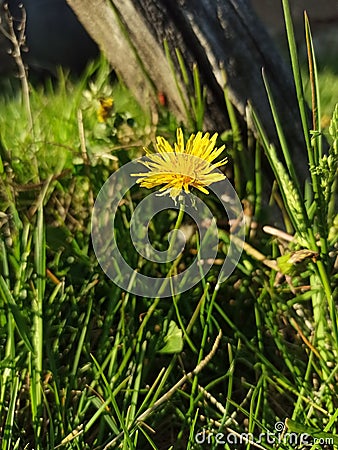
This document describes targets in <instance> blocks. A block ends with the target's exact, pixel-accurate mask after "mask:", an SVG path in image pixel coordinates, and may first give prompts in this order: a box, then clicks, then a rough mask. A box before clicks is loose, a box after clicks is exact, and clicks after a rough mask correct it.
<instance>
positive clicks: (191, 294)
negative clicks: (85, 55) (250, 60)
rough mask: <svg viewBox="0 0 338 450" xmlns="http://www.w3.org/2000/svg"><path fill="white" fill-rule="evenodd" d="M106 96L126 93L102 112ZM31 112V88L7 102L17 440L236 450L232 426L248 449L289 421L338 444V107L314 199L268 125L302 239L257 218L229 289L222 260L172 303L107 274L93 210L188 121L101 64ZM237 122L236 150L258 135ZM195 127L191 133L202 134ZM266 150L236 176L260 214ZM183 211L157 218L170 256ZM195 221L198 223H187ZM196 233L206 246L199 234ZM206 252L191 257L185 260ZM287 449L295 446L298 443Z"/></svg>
mask: <svg viewBox="0 0 338 450" xmlns="http://www.w3.org/2000/svg"><path fill="white" fill-rule="evenodd" d="M322 77H323V78H322ZM198 80H199V79H198V75H197V72H196V73H195V91H197V94H198V95H197V97H198V98H196V99H194V102H193V105H192V106H193V107H192V111H195V112H196V117H195V118H194V120H193V118H192V117H191V118H190V119H191V120H190V122H191V124H190V126H191V127H193V124H194V123H195V124H196V123H200V122H201V120H202V112H203V105H202V104H199V102H203V95H202V94H203V93H202V88H201V86H200V85H199V81H198ZM266 82H267V89H268V80H266ZM329 83H330V85H329ZM319 85H320V99H321V103H322V109H321V110H322V114H323V116H322V117H321V120H324V119H325V117H327V116H329V117H330V120H331V117H332V112H333V107H334V104H335V103H336V100H335V99H337V96H338V88H337V89H336V88H335V86H336V85H337V80H336V78H335V77H334V76H333V75H332V74H330V73H324V74H321V75H320V76H319ZM267 95H270V94H269V90H268V93H267ZM102 98H112V99H113V107H112V109H111V111H109V113H108V114H107V117H105V121H103V122H102V121H100V120H99V117H98V110H99V105H100V99H102ZM270 101H271V102H272V99H271V97H270ZM316 101H319V98H316ZM272 104H273V102H272ZM30 105H31V112H32V118H33V129H29V127H28V126H27V124H28V122H27V114H26V111H25V109H24V108H23V106H22V105H21V99H20V94H19V93H18V94H17V95H16V96H15V97H14V98H12V99H8V98H7V99H3V100H2V101H1V102H0V155H1V164H0V186H1V189H0V205H1V213H0V225H1V241H0V273H1V277H0V442H1V448H3V449H24V448H35V449H41V450H42V449H43V450H49V449H54V448H57V447H58V446H60V447H58V448H65V449H81V450H83V449H89V448H101V449H102V448H108V446H110V444H111V445H113V444H114V445H115V444H116V446H118V445H119V446H120V448H124V449H137V450H140V449H141V450H142V449H145V450H146V449H149V448H154V449H158V450H160V449H168V448H175V449H199V448H201V449H202V448H210V449H216V448H225V449H228V450H229V449H233V448H234V447H233V445H234V444H231V443H230V442H228V441H225V442H224V443H222V444H220V443H218V442H217V437H216V436H217V433H223V437H220V438H221V439H223V440H224V439H226V436H230V437H231V438H232V439H234V438H235V437H236V439H241V436H242V439H243V441H242V442H241V444H240V445H239V444H238V445H237V446H238V448H253V447H254V445H256V446H257V445H261V446H263V448H266V449H272V448H275V446H274V445H273V443H271V440H270V441H269V439H268V436H269V434H268V433H269V432H270V433H273V432H274V433H276V431H278V430H277V429H275V424H276V423H277V422H280V421H281V422H284V421H285V419H286V418H289V419H290V420H289V422H287V426H288V427H289V430H290V431H295V432H296V433H303V432H305V433H308V434H309V435H311V436H313V437H316V436H317V437H320V438H322V439H323V438H332V437H333V435H335V434H336V432H337V430H336V425H335V422H336V419H337V409H336V403H337V394H338V392H337V372H338V366H337V350H338V349H337V345H338V343H337V340H336V339H337V335H336V332H335V329H336V323H335V320H336V306H335V304H336V299H337V288H336V284H337V268H336V262H335V261H336V257H337V237H336V236H337V234H338V232H337V229H338V224H337V211H336V199H335V197H334V195H333V194H332V192H334V186H336V183H337V180H336V179H335V177H336V173H335V172H334V167H335V166H334V164H336V159H335V158H336V157H337V155H336V153H337V140H338V134H337V130H338V112H337V111H336V112H335V115H334V117H333V120H332V122H331V128H330V132H329V128H328V127H327V126H326V127H323V128H325V129H324V132H325V135H328V136H329V140H330V144H331V155H333V156H332V158H331V159H332V161H331V162H330V164H331V166H330V167H329V165H328V164H326V160H325V158H322V157H321V155H320V154H319V153H318V154H315V153H314V154H315V157H316V158H317V163H318V165H316V164H312V165H311V167H310V170H311V171H309V178H310V177H312V183H311V184H309V185H307V186H306V188H305V192H304V191H303V188H302V187H299V184H298V182H297V181H298V180H297V178H296V174H295V173H294V171H293V168H292V167H291V165H290V163H289V160H288V152H290V151H292V149H289V148H286V147H285V148H284V149H283V150H284V156H285V160H286V165H281V164H280V163H279V162H278V161H277V158H276V156H275V154H274V153H273V150H272V149H271V148H270V147H269V143H268V142H266V141H265V136H264V131H263V130H260V131H261V133H260V143H261V144H262V147H263V148H264V150H265V152H266V153H267V155H268V156H269V159H270V163H271V166H272V167H273V169H274V170H275V174H276V179H277V181H278V182H279V185H280V193H281V196H282V201H281V202H280V204H282V205H283V207H284V210H285V211H286V216H285V217H287V219H288V222H287V223H288V226H290V230H292V233H293V234H294V235H295V237H296V241H293V242H289V241H288V239H289V238H290V239H289V240H291V239H292V238H293V237H294V236H293V234H292V235H291V234H289V235H284V236H283V235H282V237H281V238H280V237H279V236H280V235H279V234H278V230H277V231H276V230H275V231H274V232H275V234H273V235H272V237H271V235H268V234H266V233H264V232H263V231H262V230H260V229H258V230H257V231H255V229H254V228H252V229H251V230H249V231H248V239H247V244H246V246H245V248H244V252H243V254H242V257H241V260H240V262H239V264H238V266H237V268H236V270H235V271H234V273H233V274H232V275H231V276H230V277H229V279H228V280H226V282H225V283H223V284H222V285H221V286H218V285H217V283H216V282H217V274H218V272H217V270H218V266H217V264H215V266H214V267H213V268H212V270H211V271H210V272H209V273H208V274H207V276H206V277H205V278H204V279H203V280H202V281H201V282H200V283H199V284H198V285H197V286H195V287H194V288H193V289H191V290H189V291H187V292H185V293H183V294H180V295H176V296H173V297H172V298H166V299H159V298H141V297H138V296H135V295H133V294H131V293H129V292H125V291H123V290H121V289H120V288H119V287H118V286H116V285H115V284H114V283H113V282H112V281H110V280H109V279H108V278H107V277H106V276H105V275H104V273H103V272H102V270H101V268H100V266H99V265H98V263H97V261H96V258H95V255H94V254H93V251H92V247H91V240H90V217H91V211H92V207H93V202H94V200H95V198H96V196H97V194H98V192H99V190H100V188H101V187H102V185H103V183H104V182H105V180H106V179H107V178H108V177H109V175H110V174H111V173H113V172H114V171H115V170H117V169H118V168H119V167H120V166H122V165H124V164H126V163H127V162H129V161H130V160H132V159H134V158H135V157H136V156H139V155H141V154H143V146H149V145H151V143H153V142H154V141H155V135H162V136H165V137H166V139H169V140H170V141H172V140H173V139H174V137H175V131H176V127H177V123H176V120H175V118H173V117H172V116H171V115H170V114H169V113H168V112H167V111H164V110H163V111H162V112H160V113H159V114H158V115H157V116H156V117H155V119H156V120H155V119H154V114H153V111H149V110H147V108H146V107H144V105H138V104H137V103H136V102H135V100H134V99H133V98H132V96H131V95H130V93H129V92H128V91H127V90H126V89H125V87H123V86H122V85H121V84H120V83H119V82H118V81H116V80H115V79H114V78H113V77H111V76H110V75H109V69H108V67H107V65H106V64H105V63H104V62H103V61H101V62H100V64H99V66H98V67H94V66H93V67H91V68H89V69H88V73H87V74H85V75H84V76H83V78H82V79H81V80H78V81H77V82H74V81H71V80H70V79H69V78H68V77H67V76H64V75H60V81H59V83H56V84H49V85H47V86H46V87H45V89H42V88H35V89H32V92H31V96H30ZM187 107H188V105H187ZM229 107H230V105H229ZM323 118H324V119H323ZM275 119H276V124H277V128H278V132H279V134H280V136H281V135H282V131H283V129H282V125H280V124H279V123H278V120H277V118H275ZM257 126H259V121H258V118H257ZM233 128H234V129H233V130H232V131H231V130H230V135H231V133H237V134H236V139H237V141H236V147H235V150H236V149H237V150H238V151H243V149H244V148H245V145H246V144H245V143H246V136H245V137H244V136H241V134H240V131H239V129H237V128H236V123H235V122H233ZM194 131H197V130H193V129H184V132H185V133H186V135H187V136H188V135H189V133H190V132H194ZM305 132H306V133H309V131H308V130H305ZM312 136H313V135H312ZM308 137H309V142H310V145H311V135H310V134H308ZM313 139H320V136H318V135H315V137H314V138H312V145H313V146H312V147H311V148H310V150H311V151H313V152H315V151H318V149H319V144H318V142H317V143H316V142H314V140H313ZM219 144H220V145H221V144H222V142H220V143H219ZM313 149H315V151H314V150H313ZM235 150H234V149H233V150H232V151H233V152H234V151H235ZM246 150H247V149H245V150H244V151H246ZM261 151H262V148H261V147H259V145H258V144H257V146H256V158H255V159H254V161H252V162H251V163H250V164H251V166H250V165H249V164H248V165H247V167H246V168H243V167H241V164H243V158H238V159H236V158H234V159H235V161H236V163H238V167H237V169H236V170H235V180H234V184H235V185H236V183H237V181H238V180H237V179H236V177H237V175H236V174H238V176H241V177H242V178H243V177H244V180H242V181H243V182H242V183H241V186H242V188H241V189H242V192H241V197H242V198H243V199H244V202H243V204H244V205H245V206H246V208H245V209H246V212H247V213H248V212H249V211H252V208H253V210H255V208H257V209H256V211H258V210H259V208H261V206H262V205H261V204H260V201H261V200H260V198H261V186H260V182H259V177H258V176H257V174H256V173H255V171H254V170H252V172H250V167H252V168H253V169H255V167H256V169H260V170H261V165H260V158H262V154H261V153H260V152H261ZM244 159H245V158H244ZM244 162H246V161H244ZM309 166H310V165H309ZM250 177H252V178H250ZM321 177H322V178H321ZM330 177H331V178H332V180H331V178H330ZM322 179H323V180H326V181H327V182H329V181H330V180H331V181H332V183H333V184H332V186H333V188H332V186H331V188H332V190H330V189H329V190H328V189H327V190H326V191H325V188H327V184H326V185H323V184H321V181H322ZM292 183H293V184H292ZM316 183H317V184H316ZM334 183H335V184H334ZM291 184H292V186H291ZM316 189H317V190H316ZM144 195H146V194H145V192H144V191H143V190H141V189H139V188H138V187H137V188H136V189H134V190H132V192H131V193H130V195H128V196H126V198H125V199H124V200H123V202H122V203H121V205H120V208H119V211H118V215H117V218H116V230H115V232H116V234H117V236H118V237H119V242H120V243H121V246H122V248H123V251H125V252H126V253H132V252H134V251H135V249H134V248H133V247H132V246H131V243H130V240H128V239H127V238H126V236H127V234H128V233H129V226H130V220H131V217H132V214H133V211H134V208H135V206H136V205H137V204H138V202H139V201H140V200H141V199H142V198H143V196H144ZM292 195H294V201H293V202H292V204H291V202H290V199H291V198H293V197H292ZM299 196H301V197H299ZM300 198H301V199H303V201H301V200H299V199H300ZM297 199H298V200H299V203H297V202H296V200H297ZM304 199H305V200H304ZM298 200H297V201H298ZM207 202H208V206H209V207H210V208H212V210H213V213H214V214H215V218H216V219H217V222H218V224H219V238H220V246H219V251H218V255H217V258H218V261H221V262H222V261H223V259H224V257H225V254H226V251H227V248H228V246H229V233H228V224H227V223H226V221H225V219H224V217H222V213H221V211H220V210H219V209H218V206H219V205H218V203H217V201H216V199H215V198H213V197H212V196H211V195H210V196H209V197H208V199H207ZM288 202H289V203H288ZM257 205H258V206H257ZM258 207H259V208H258ZM297 208H298V209H297ZM254 219H255V218H253V217H251V220H252V221H253V222H254ZM176 221H177V211H170V212H167V213H166V216H165V219H163V216H161V217H154V219H153V220H152V221H151V226H150V228H151V230H150V233H151V238H152V240H153V242H154V245H155V246H156V245H157V246H159V247H160V248H162V247H161V246H163V245H164V244H163V243H165V242H166V239H167V235H168V232H169V231H170V230H171V229H173V227H174V226H175V223H176ZM183 225H185V226H187V227H190V226H191V223H190V221H189V219H188V218H187V217H184V218H183ZM258 225H259V226H260V225H261V224H258ZM290 232H291V231H290ZM285 236H286V238H285ZM192 242H193V244H194V245H195V246H196V244H197V245H198V241H197V240H196V238H195V237H193V238H192ZM194 248H195V247H192V245H191V246H190V247H189V249H188V251H187V252H186V253H184V255H183V257H182V260H181V261H180V262H179V263H180V266H177V267H178V268H179V269H180V270H182V268H184V267H186V266H188V265H189V263H190V261H191V259H192V256H193V251H192V250H194ZM304 250H307V251H309V252H310V253H306V254H305V253H304ZM291 258H293V259H291ZM290 261H291V262H290ZM136 264H137V267H138V269H139V270H142V271H144V273H147V274H150V275H152V276H155V275H159V274H161V275H163V274H164V275H165V274H166V273H167V270H168V267H166V268H165V271H164V269H161V268H159V267H158V266H157V265H155V264H153V263H151V262H149V261H146V260H145V259H144V258H138V259H137V258H136ZM177 264H178V263H177ZM177 267H176V266H175V267H174V269H175V270H178V269H177ZM161 270H163V273H161ZM220 330H221V332H222V337H221V334H220ZM203 430H205V431H203ZM304 430H305V431H304ZM279 431H280V430H279ZM198 433H199V435H198V437H197V439H196V435H197V434H198ZM203 433H204V434H203ZM243 433H246V434H245V435H244V434H243ZM248 433H251V434H248ZM262 433H263V434H262ZM325 433H326V434H325ZM203 436H204V437H203ZM259 436H263V437H262V442H260V444H258V443H257V440H258V437H259ZM264 436H265V437H264ZM203 439H204V440H203ZM334 439H336V437H334ZM252 441H254V443H252ZM237 442H239V441H237ZM334 442H335V445H336V441H334ZM220 445H221V447H220ZM110 448H112V447H110ZM279 448H280V449H290V450H291V449H292V448H295V446H294V445H293V444H292V443H290V442H287V441H286V440H285V441H284V440H283V441H281V442H280V443H279ZM314 448H318V449H319V448H324V445H323V444H318V445H317V446H316V447H314Z"/></svg>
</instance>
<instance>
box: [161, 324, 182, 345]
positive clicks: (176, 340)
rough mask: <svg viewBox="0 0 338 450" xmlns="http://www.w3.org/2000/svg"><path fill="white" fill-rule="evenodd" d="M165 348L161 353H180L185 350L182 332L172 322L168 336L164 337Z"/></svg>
mask: <svg viewBox="0 0 338 450" xmlns="http://www.w3.org/2000/svg"><path fill="white" fill-rule="evenodd" d="M164 343H165V345H164V347H163V348H161V350H159V353H180V352H181V351H182V350H183V337H182V330H181V329H180V328H178V326H177V325H176V323H175V322H174V321H173V320H171V321H170V323H169V330H168V334H167V335H166V336H165V337H164Z"/></svg>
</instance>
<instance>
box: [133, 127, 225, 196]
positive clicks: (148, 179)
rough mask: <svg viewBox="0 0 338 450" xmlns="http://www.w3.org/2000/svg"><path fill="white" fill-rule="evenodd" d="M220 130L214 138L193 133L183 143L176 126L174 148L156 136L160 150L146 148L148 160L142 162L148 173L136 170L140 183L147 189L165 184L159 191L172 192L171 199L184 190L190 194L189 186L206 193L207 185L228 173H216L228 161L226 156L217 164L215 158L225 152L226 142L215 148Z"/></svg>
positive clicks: (223, 177) (179, 130) (157, 146)
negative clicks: (216, 169) (151, 150)
mask: <svg viewBox="0 0 338 450" xmlns="http://www.w3.org/2000/svg"><path fill="white" fill-rule="evenodd" d="M216 139H217V133H215V134H214V135H213V136H212V137H211V138H210V135H209V133H205V134H204V135H203V133H202V132H198V133H197V134H196V135H194V134H192V135H191V136H190V138H189V139H188V141H187V143H186V145H184V138H183V133H182V130H181V129H180V128H178V129H177V142H176V143H175V144H174V148H173V147H172V146H171V145H170V144H169V142H168V141H167V140H166V139H164V138H163V137H161V136H159V137H157V138H156V149H157V153H155V154H152V153H150V152H149V150H148V149H147V148H145V151H146V152H147V156H148V161H144V162H142V164H143V165H145V166H146V167H147V168H148V169H149V172H146V173H135V174H133V175H132V176H137V177H139V179H138V180H137V183H138V184H140V186H142V187H145V188H153V187H156V186H160V185H162V184H163V185H164V186H163V187H162V188H161V189H160V192H162V193H163V195H164V194H167V193H169V194H170V197H171V198H172V199H174V200H175V199H176V197H177V196H178V195H179V194H180V193H181V192H182V190H184V191H185V192H186V193H189V192H190V191H189V187H195V188H197V189H199V190H200V191H202V192H203V193H205V194H208V191H207V189H206V188H205V187H206V186H209V185H210V184H212V183H215V182H217V181H221V180H224V179H225V175H223V174H221V173H219V172H214V169H215V168H216V167H219V166H221V165H223V164H225V163H226V162H227V158H224V159H222V161H219V162H217V163H213V161H214V160H215V159H216V158H217V157H218V156H219V155H220V154H221V153H222V151H223V150H224V147H225V146H224V145H223V146H222V147H220V148H215V144H216Z"/></svg>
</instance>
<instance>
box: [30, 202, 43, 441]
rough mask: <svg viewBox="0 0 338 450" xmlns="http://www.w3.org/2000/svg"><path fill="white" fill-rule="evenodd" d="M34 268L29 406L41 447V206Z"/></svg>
mask: <svg viewBox="0 0 338 450" xmlns="http://www.w3.org/2000/svg"><path fill="white" fill-rule="evenodd" d="M34 251H35V270H36V275H37V280H36V289H35V290H34V297H33V301H32V311H33V314H34V316H33V348H34V352H33V353H32V354H31V386H30V391H31V408H32V419H33V426H34V433H35V438H36V446H37V448H38V449H40V448H41V442H40V434H41V425H42V423H41V420H40V419H41V415H42V391H41V389H42V382H41V377H42V360H43V300H44V295H45V286H46V237H45V227H44V219H43V206H42V204H41V205H40V206H39V208H38V215H37V225H36V231H35V246H34Z"/></svg>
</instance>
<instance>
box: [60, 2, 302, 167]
mask: <svg viewBox="0 0 338 450" xmlns="http://www.w3.org/2000/svg"><path fill="white" fill-rule="evenodd" d="M67 1H68V3H69V4H70V6H71V7H72V8H73V9H74V11H75V12H76V14H77V15H78V17H79V19H80V20H81V21H82V23H83V24H84V26H85V27H86V29H87V31H88V32H89V33H90V34H91V35H92V37H93V38H94V40H96V42H97V43H98V44H99V45H100V47H101V49H102V50H103V52H104V53H105V54H106V55H107V58H108V60H109V61H110V63H111V64H112V66H113V67H114V69H115V70H116V71H117V72H118V74H119V75H120V76H121V77H122V79H123V80H124V81H125V83H126V84H127V86H129V87H130V89H131V90H132V91H133V92H134V93H135V95H136V97H137V98H138V99H139V100H140V101H141V102H147V101H148V102H149V101H151V100H150V99H151V98H155V95H156V92H163V93H164V94H165V95H166V97H167V99H168V105H169V107H170V108H171V109H172V111H173V112H174V113H175V114H177V116H178V118H179V119H183V120H184V114H185V112H184V108H183V105H182V102H181V100H180V97H179V95H178V92H177V89H176V86H175V82H174V79H173V76H172V74H171V72H170V69H169V64H168V61H167V60H166V57H165V53H164V49H163V40H164V39H166V40H167V42H168V44H169V47H170V49H171V52H172V53H171V54H172V59H173V61H176V58H175V48H178V49H179V50H180V52H181V53H182V55H183V57H184V61H185V63H186V66H187V67H188V68H189V69H190V70H191V69H192V66H193V64H194V63H197V65H198V68H199V71H200V75H201V79H202V82H203V83H204V84H205V85H206V86H207V89H208V107H207V111H206V124H205V125H206V127H207V128H209V129H212V128H213V129H217V130H223V129H225V128H226V127H227V125H228V118H227V113H226V108H225V104H224V98H223V88H224V76H223V73H224V71H225V72H226V76H227V87H228V92H229V96H230V99H231V101H232V103H233V104H234V105H235V107H236V109H237V110H238V112H239V113H240V114H241V115H242V117H245V109H246V105H247V102H248V100H250V101H251V103H252V104H253V106H254V108H255V110H256V112H257V113H258V115H259V116H260V118H261V120H262V123H263V125H264V128H265V129H266V131H267V133H268V135H269V137H270V139H271V141H273V142H275V143H276V145H277V138H276V131H275V126H274V123H273V120H272V116H271V112H270V107H269V104H268V100H267V96H266V92H265V89H264V84H263V81H262V76H261V70H262V67H264V68H265V71H266V74H267V77H268V79H269V80H270V83H271V89H272V92H273V94H274V98H275V102H276V105H277V108H278V110H279V113H280V117H281V121H282V123H283V124H284V128H285V133H286V139H287V141H288V142H289V145H290V147H291V148H292V149H293V152H294V155H295V157H294V162H295V165H296V167H297V168H298V171H299V173H300V174H302V173H304V171H305V169H306V158H305V146H304V142H303V137H302V130H301V126H300V118H299V113H298V109H297V101H296V96H295V90H294V84H293V79H292V75H291V71H290V69H289V68H288V67H287V65H286V64H285V63H284V61H283V60H282V58H281V57H280V56H279V54H278V52H277V50H276V49H275V47H274V44H273V43H272V41H271V39H270V38H269V36H268V34H267V32H266V30H265V29H264V27H263V26H262V25H261V23H260V22H259V20H258V19H257V16H256V15H255V13H254V11H253V10H252V8H251V6H250V3H249V1H248V0H171V1H166V0H67ZM176 67H177V72H178V71H179V68H178V62H177V61H176ZM190 76H191V73H190Z"/></svg>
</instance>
